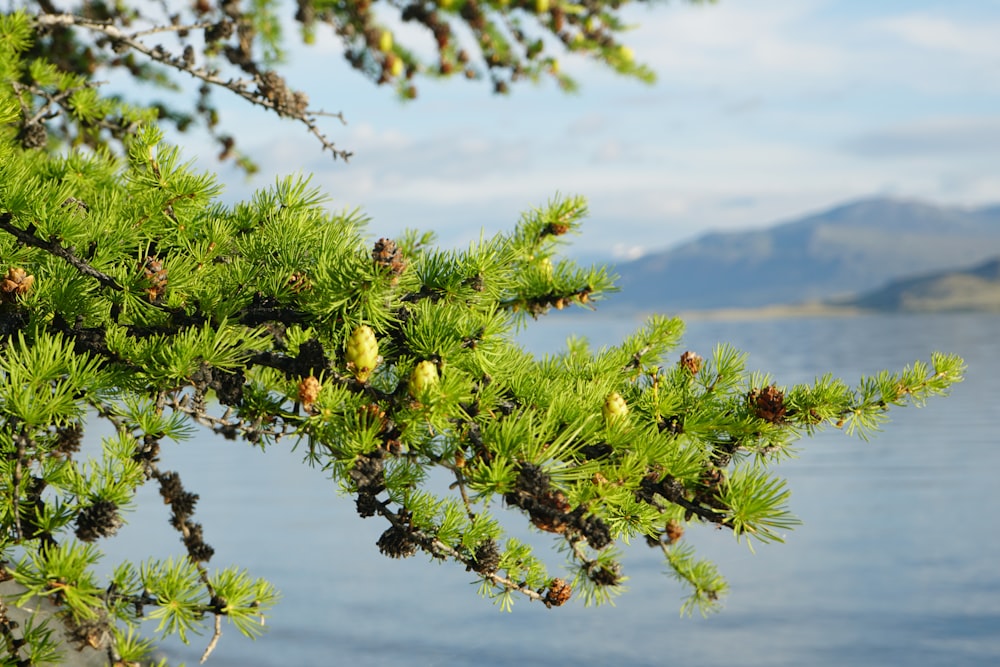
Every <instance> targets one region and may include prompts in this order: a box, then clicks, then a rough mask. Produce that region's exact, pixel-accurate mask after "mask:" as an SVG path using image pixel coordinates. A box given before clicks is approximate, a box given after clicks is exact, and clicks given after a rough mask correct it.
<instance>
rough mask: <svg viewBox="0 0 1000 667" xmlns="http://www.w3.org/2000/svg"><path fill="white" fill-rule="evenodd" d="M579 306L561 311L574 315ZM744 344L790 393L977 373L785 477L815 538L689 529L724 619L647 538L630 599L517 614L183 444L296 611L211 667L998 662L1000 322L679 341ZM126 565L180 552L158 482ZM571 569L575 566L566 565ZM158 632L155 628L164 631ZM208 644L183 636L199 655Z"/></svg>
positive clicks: (859, 321)
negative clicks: (682, 611)
mask: <svg viewBox="0 0 1000 667" xmlns="http://www.w3.org/2000/svg"><path fill="white" fill-rule="evenodd" d="M563 315H565V314H563ZM637 324H638V323H637V322H631V321H626V320H623V319H617V320H610V321H609V320H602V319H600V315H599V314H594V315H571V316H570V317H566V316H563V317H562V318H559V319H555V318H552V319H551V320H550V321H542V322H540V323H538V324H537V325H536V326H535V327H533V328H532V330H529V331H527V332H525V333H524V334H523V336H522V340H523V341H524V342H525V344H526V345H528V346H529V347H530V348H532V349H534V350H537V351H541V350H554V349H556V348H558V346H559V344H560V342H561V341H563V340H564V339H565V337H566V336H567V335H569V334H573V333H579V334H585V335H588V336H589V337H590V339H591V341H592V343H594V344H595V345H601V344H611V343H614V342H617V341H619V340H620V339H621V338H622V337H623V336H624V335H626V334H628V333H629V332H631V331H632V330H633V329H634V328H635V326H636V325H637ZM720 341H729V342H732V343H734V344H736V345H737V346H738V347H740V348H741V349H743V350H745V351H747V352H749V353H750V366H751V368H760V369H762V370H767V371H769V372H772V373H773V375H774V376H775V378H776V380H777V381H778V383H779V384H791V383H794V382H798V381H811V380H812V379H813V378H814V377H815V376H816V375H817V374H820V373H822V372H826V371H833V372H835V373H836V374H837V375H839V376H841V377H843V378H845V379H846V380H848V381H853V380H856V379H857V377H858V376H859V375H860V374H862V373H871V372H874V371H877V370H879V369H880V368H884V367H888V368H898V367H901V366H903V365H905V364H907V363H910V362H912V361H914V360H915V359H926V358H928V356H929V354H930V352H931V351H933V350H942V351H950V352H956V353H958V354H961V355H962V356H964V357H965V359H966V361H967V362H968V364H969V373H968V379H967V380H966V382H965V383H963V384H961V385H958V387H957V388H956V389H955V390H954V392H953V395H952V397H950V398H948V399H943V400H942V399H938V400H934V401H932V402H931V403H930V404H929V405H928V406H927V407H926V408H924V409H921V410H915V409H906V410H899V411H896V412H895V413H894V419H893V421H892V422H891V423H890V424H889V425H888V427H887V428H886V430H885V431H884V433H882V434H880V435H878V436H876V437H875V438H874V439H873V440H872V442H870V443H864V442H861V441H859V440H856V439H852V438H848V437H847V436H845V435H844V434H843V433H840V432H839V431H833V432H829V433H824V434H821V435H820V436H819V437H816V438H813V439H811V440H808V441H803V442H802V443H800V444H801V445H802V447H801V449H802V451H801V454H800V456H799V458H798V459H796V460H793V461H790V462H788V463H786V464H783V465H782V470H783V472H784V474H785V475H786V476H787V477H788V478H789V480H790V487H791V488H792V489H793V492H794V493H793V496H792V508H793V510H794V511H795V512H796V514H797V515H798V516H799V517H800V518H801V519H802V520H803V521H804V525H803V526H801V527H800V528H798V529H796V530H795V531H793V532H792V533H790V534H789V536H788V540H787V543H786V544H779V545H770V546H759V547H757V550H756V553H755V554H751V553H750V552H749V551H748V550H747V548H746V547H745V546H742V545H738V544H737V543H736V542H735V540H733V539H732V537H731V535H727V534H725V533H722V532H717V531H713V530H707V529H706V530H695V531H691V532H689V538H690V539H691V540H693V541H694V543H695V544H696V545H697V546H698V547H699V550H700V552H701V554H702V555H704V556H707V557H710V558H713V559H714V560H715V561H716V562H717V563H718V564H719V566H720V568H721V569H722V571H723V572H724V573H725V574H726V576H727V578H728V579H729V583H730V587H731V593H730V596H729V598H728V599H727V603H726V607H725V610H724V611H723V612H722V613H721V614H717V615H714V616H712V617H709V618H707V619H703V618H699V617H695V618H690V619H689V618H679V617H678V609H679V606H680V602H681V596H682V592H683V591H682V589H681V588H680V587H679V585H677V584H675V583H674V582H673V581H672V580H670V579H669V578H668V577H667V576H665V574H664V571H665V566H664V565H663V564H662V562H661V560H660V558H658V557H657V552H654V551H653V550H651V549H648V548H646V547H645V546H643V545H641V544H635V545H633V547H632V548H631V550H629V551H628V557H627V558H626V561H625V564H626V568H627V573H628V574H629V575H631V577H632V580H631V582H630V584H631V590H630V591H629V592H628V593H626V594H625V595H624V596H622V597H621V598H619V600H618V602H617V606H615V607H603V608H598V609H593V608H592V609H585V608H584V607H583V606H582V605H579V604H570V605H567V606H566V607H563V608H560V609H553V610H547V609H545V608H544V607H542V606H541V605H537V604H530V603H528V602H527V601H522V600H519V601H518V603H517V604H516V605H515V608H514V612H513V613H512V614H503V613H501V612H499V611H498V610H497V609H496V608H495V607H493V606H492V605H491V604H490V602H489V601H487V600H482V599H480V598H479V597H478V596H477V595H476V590H475V586H474V585H471V584H470V582H471V581H472V578H471V577H470V576H469V574H467V573H466V572H464V571H463V570H462V569H461V568H460V567H457V566H453V565H450V564H443V565H439V564H434V563H430V562H428V560H427V559H426V558H424V557H421V556H418V557H414V558H411V559H408V560H405V561H392V560H389V559H386V558H384V557H382V556H381V555H380V554H379V553H378V550H377V549H376V547H375V541H376V539H377V538H378V536H379V534H380V533H381V531H382V530H383V529H384V526H383V525H382V524H381V523H379V522H378V521H377V520H375V519H370V520H367V521H364V520H362V519H360V518H358V517H357V515H356V514H355V513H354V509H353V502H351V501H350V500H349V499H345V498H341V497H338V496H337V495H336V492H335V489H334V487H333V485H332V484H331V483H330V482H329V481H328V480H326V479H325V478H324V476H323V474H322V472H320V471H317V470H312V469H310V468H308V467H306V466H304V465H302V464H301V463H300V456H299V455H298V454H294V453H286V452H282V451H278V450H273V451H271V452H269V453H268V454H262V453H260V452H259V451H256V450H252V449H250V448H248V447H247V446H245V445H240V444H239V443H231V442H225V441H222V440H215V439H210V438H203V439H199V440H194V441H190V442H187V443H185V444H184V445H177V446H168V447H166V448H165V451H164V456H163V459H164V466H165V467H173V468H176V469H178V470H179V471H180V472H181V475H182V478H183V479H184V481H185V484H186V485H187V486H188V487H189V489H191V490H192V491H195V492H197V493H200V494H201V502H200V504H199V506H198V513H197V515H196V518H197V519H198V520H200V521H201V522H202V523H203V524H204V525H205V534H206V539H207V540H208V542H209V543H211V544H212V545H213V546H214V547H215V548H216V557H215V559H214V561H213V563H214V564H217V565H223V564H227V563H239V564H241V565H243V566H246V567H247V568H249V569H250V571H251V572H252V573H253V574H255V575H258V576H264V577H267V578H268V579H270V580H271V581H272V582H273V583H275V585H277V587H278V588H279V589H281V591H282V592H283V596H284V599H283V600H282V602H281V604H280V605H279V606H278V608H277V609H276V610H275V611H274V613H273V615H272V617H271V619H270V621H269V624H270V630H269V632H268V633H267V634H266V635H265V636H264V637H263V638H262V639H259V640H257V641H256V642H253V641H249V640H246V639H244V638H243V637H242V636H240V635H239V634H238V632H237V631H236V630H235V629H232V628H228V629H225V628H224V635H223V638H222V641H221V642H220V645H219V648H218V649H217V650H216V652H215V654H214V655H213V657H212V659H211V660H210V662H209V664H214V665H217V666H219V667H224V666H230V665H240V666H248V667H253V666H260V667H264V666H271V665H275V666H276V665H282V666H295V665H319V664H343V665H359V666H364V665H463V664H476V665H482V666H484V667H493V666H495V667H500V666H504V665H519V666H528V665H539V666H541V665H546V666H549V665H562V664H579V665H606V664H625V665H651V666H652V665H656V666H662V665H669V664H690V665H699V666H700V667H711V666H714V665H720V666H721V665H726V666H727V667H728V666H729V665H732V664H733V662H734V659H735V660H736V661H737V662H738V663H739V664H740V665H741V667H750V666H754V665H761V666H763V665H767V666H778V665H796V666H798V665H848V664H849V665H873V666H874V665H879V666H882V665H888V664H894V665H909V666H911V667H913V666H918V667H930V666H935V665H941V666H942V667H943V666H946V665H947V666H948V667H955V666H960V665H970V666H972V665H975V666H977V667H978V666H980V665H985V664H998V662H1000V570H998V568H997V565H996V564H997V562H998V554H1000V531H998V528H1000V519H998V517H1000V491H998V483H997V480H996V476H997V471H998V470H1000V434H998V433H1000V430H998V427H997V424H996V419H997V417H998V415H1000V410H998V407H997V405H998V403H1000V317H998V316H981V315H970V316H949V317H939V316H884V317H883V316H878V317H874V316H873V317H863V318H851V319H799V320H781V321H759V322H692V323H690V324H689V326H688V334H687V336H686V338H685V343H684V344H683V347H682V349H680V350H678V351H677V354H680V352H681V351H683V349H692V350H695V351H698V352H700V353H702V354H703V355H706V356H707V355H708V353H710V352H711V350H712V347H713V346H714V345H715V343H716V342H720ZM140 502H141V504H143V505H146V506H147V507H145V508H144V510H143V511H142V512H139V513H136V514H133V516H132V519H131V521H132V523H131V524H130V525H129V526H128V527H127V528H126V529H124V530H123V531H122V533H121V539H120V540H117V541H118V542H120V544H118V545H115V549H116V553H117V554H120V555H128V556H130V557H135V558H144V557H146V556H148V555H149V554H151V553H156V554H162V553H175V554H180V553H182V549H181V547H180V545H179V543H178V541H177V539H176V537H175V534H174V533H172V532H171V531H170V529H169V528H168V527H167V526H166V517H167V511H166V508H165V507H164V506H163V505H162V504H161V503H160V502H159V499H158V497H157V496H156V494H155V491H154V490H153V489H148V490H145V491H144V492H143V496H142V498H141V501H140ZM549 562H550V565H551V566H552V569H553V571H556V569H557V567H556V566H557V565H558V563H559V561H558V556H555V557H553V558H552V559H550V560H549ZM153 627H155V626H153V625H152V624H151V625H150V628H149V629H150V631H151V630H152V628H153ZM205 641H206V639H204V638H196V640H195V642H194V644H193V645H192V646H191V647H185V646H183V645H173V644H171V645H170V646H168V647H167V654H168V655H169V656H170V657H171V659H172V660H173V661H177V662H179V661H181V660H186V661H188V662H190V663H196V662H197V658H198V657H199V655H200V652H201V650H202V648H203V646H204V643H205Z"/></svg>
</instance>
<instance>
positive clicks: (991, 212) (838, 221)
mask: <svg viewBox="0 0 1000 667" xmlns="http://www.w3.org/2000/svg"><path fill="white" fill-rule="evenodd" d="M994 256H1000V206H992V207H988V208H981V209H976V210H968V209H960V208H948V207H941V206H932V205H929V204H924V203H919V202H912V201H899V200H894V199H868V200H863V201H858V202H853V203H849V204H845V205H843V206H838V207H836V208H833V209H831V210H829V211H825V212H823V213H819V214H816V215H810V216H808V217H805V218H802V219H799V220H794V221H791V222H786V223H783V224H778V225H776V226H773V227H769V228H766V229H759V230H754V231H748V232H730V233H709V234H705V235H704V236H702V237H700V238H698V239H696V240H694V241H692V242H690V243H685V244H683V245H680V246H678V247H676V248H672V249H668V250H665V251H662V252H657V253H654V254H650V255H646V256H644V257H642V258H640V259H637V260H634V261H631V262H627V263H623V264H619V265H618V266H617V267H616V270H617V272H618V273H619V274H620V275H621V280H620V282H619V284H620V285H621V287H622V292H621V293H620V294H616V295H614V297H613V298H612V300H611V301H610V302H609V304H608V305H609V306H612V307H613V306H626V307H638V308H642V309H643V310H651V309H669V310H679V309H684V310H700V309H709V308H750V307H758V306H764V305H770V304H786V303H800V302H806V301H820V300H829V299H832V298H837V297H846V296H848V295H851V294H857V293H861V292H865V291H868V290H872V289H874V288H876V287H879V286H881V285H885V284H886V283H888V282H890V281H892V280H896V279H902V278H905V277H911V276H914V275H918V274H928V273H931V272H935V271H943V270H945V269H953V268H954V267H962V266H970V265H973V264H975V263H977V262H982V261H985V260H986V259H988V258H990V257H994Z"/></svg>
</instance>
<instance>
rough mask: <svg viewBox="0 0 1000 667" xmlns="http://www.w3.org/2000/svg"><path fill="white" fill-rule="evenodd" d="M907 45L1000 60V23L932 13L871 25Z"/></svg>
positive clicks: (887, 20) (902, 17)
mask: <svg viewBox="0 0 1000 667" xmlns="http://www.w3.org/2000/svg"><path fill="white" fill-rule="evenodd" d="M873 25H874V26H875V27H876V28H880V29H882V30H883V31H885V32H886V33H888V34H891V35H893V36H895V37H896V38H897V39H899V40H901V41H903V42H904V43H906V44H909V45H911V46H915V47H918V48H921V49H931V50H934V51H944V52H946V53H953V54H960V55H963V56H971V57H974V58H998V57H1000V38H998V35H1000V21H985V22H984V21H976V22H975V23H972V22H961V21H956V20H954V19H952V18H949V17H944V16H940V15H937V16H935V15H932V14H909V15H906V16H895V17H891V18H887V19H883V20H880V21H876V22H875V23H874V24H873Z"/></svg>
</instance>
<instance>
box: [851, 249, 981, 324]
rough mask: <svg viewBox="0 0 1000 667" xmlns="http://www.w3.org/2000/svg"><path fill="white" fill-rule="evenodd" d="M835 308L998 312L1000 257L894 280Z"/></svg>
mask: <svg viewBox="0 0 1000 667" xmlns="http://www.w3.org/2000/svg"><path fill="white" fill-rule="evenodd" d="M837 305H844V306H849V307H854V308H859V309H863V310H880V311H898V312H963V311H992V312H1000V258H994V259H991V260H989V261H988V262H985V263H983V264H979V265H977V266H975V267H973V268H971V269H966V270H959V271H942V272H937V273H932V274H929V275H924V276H918V277H912V278H906V279H903V280H897V281H893V282H891V283H889V284H888V285H886V286H885V287H882V288H880V289H877V290H873V291H871V292H866V293H864V294H861V295H860V296H857V297H854V298H850V299H845V300H842V301H839V302H838V304H837Z"/></svg>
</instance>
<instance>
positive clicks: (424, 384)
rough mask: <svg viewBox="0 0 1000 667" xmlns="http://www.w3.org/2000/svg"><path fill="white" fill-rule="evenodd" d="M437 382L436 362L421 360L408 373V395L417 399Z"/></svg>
mask: <svg viewBox="0 0 1000 667" xmlns="http://www.w3.org/2000/svg"><path fill="white" fill-rule="evenodd" d="M437 383H438V369H437V364H435V363H434V362H433V361H421V362H420V363H419V364H417V365H416V366H414V368H413V372H411V373H410V382H409V389H410V396H412V397H413V398H415V399H417V400H419V399H420V397H421V395H423V393H424V392H426V391H427V390H428V389H430V388H431V387H433V386H434V385H436V384H437Z"/></svg>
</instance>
